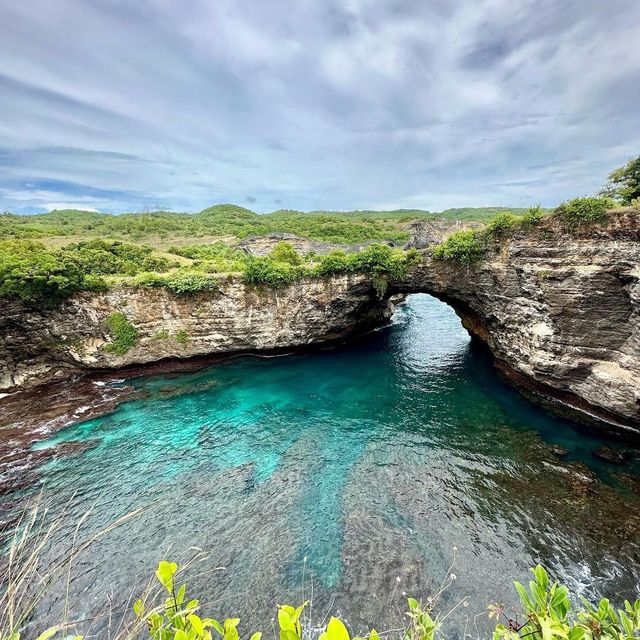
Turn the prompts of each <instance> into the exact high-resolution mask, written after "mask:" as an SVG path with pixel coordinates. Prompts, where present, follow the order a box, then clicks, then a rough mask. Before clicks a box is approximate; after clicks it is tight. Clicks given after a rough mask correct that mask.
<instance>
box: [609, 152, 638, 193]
mask: <svg viewBox="0 0 640 640" xmlns="http://www.w3.org/2000/svg"><path fill="white" fill-rule="evenodd" d="M600 195H602V196H605V197H608V198H613V199H614V200H615V201H617V202H619V203H620V204H623V205H626V204H640V156H638V157H637V158H634V159H633V160H629V162H627V164H625V165H624V166H622V167H618V168H617V169H614V170H613V171H612V172H611V173H610V174H609V179H608V181H607V184H605V186H604V187H603V189H602V191H601V192H600Z"/></svg>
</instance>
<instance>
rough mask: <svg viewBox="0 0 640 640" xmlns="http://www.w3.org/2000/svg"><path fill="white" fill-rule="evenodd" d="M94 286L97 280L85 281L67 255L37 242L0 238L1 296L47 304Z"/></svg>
mask: <svg viewBox="0 0 640 640" xmlns="http://www.w3.org/2000/svg"><path fill="white" fill-rule="evenodd" d="M89 284H90V285H91V286H90V287H88V286H87V285H89ZM95 286H97V282H96V281H92V282H91V283H85V275H84V274H83V273H82V271H81V269H80V268H79V267H78V265H76V264H75V263H74V262H73V261H72V260H70V259H69V258H68V257H67V256H65V255H64V254H62V253H60V252H54V251H50V250H49V249H47V247H45V246H44V245H43V244H42V243H40V242H33V241H31V240H5V241H3V242H0V296H6V297H12V298H19V299H21V300H24V301H25V302H30V303H39V304H44V305H50V304H54V303H56V302H58V301H60V300H62V299H63V298H66V297H67V296H70V295H71V294H73V293H76V292H77V291H82V290H83V289H85V288H93V287H95Z"/></svg>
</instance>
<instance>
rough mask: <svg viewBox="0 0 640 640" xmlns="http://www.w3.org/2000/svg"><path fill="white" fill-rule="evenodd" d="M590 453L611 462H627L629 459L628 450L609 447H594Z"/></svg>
mask: <svg viewBox="0 0 640 640" xmlns="http://www.w3.org/2000/svg"><path fill="white" fill-rule="evenodd" d="M591 453H592V454H593V456H594V457H595V458H598V460H604V461H605V462H609V463H611V464H627V462H629V460H630V459H631V456H630V454H629V452H628V451H624V450H622V449H612V448H611V447H600V448H599V449H594V450H593V451H592V452H591Z"/></svg>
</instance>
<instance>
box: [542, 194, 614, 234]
mask: <svg viewBox="0 0 640 640" xmlns="http://www.w3.org/2000/svg"><path fill="white" fill-rule="evenodd" d="M612 204H613V203H612V202H611V200H610V199H609V198H603V197H598V196H590V197H584V198H573V200H568V201H567V202H563V203H562V204H561V205H559V206H558V207H556V208H555V209H554V211H553V215H554V217H556V218H558V219H559V220H560V221H561V222H562V224H563V225H564V226H565V227H566V228H568V229H575V228H577V227H579V226H581V225H585V224H599V223H601V222H604V221H606V219H607V209H610V208H611V206H612Z"/></svg>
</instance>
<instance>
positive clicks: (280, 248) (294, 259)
mask: <svg viewBox="0 0 640 640" xmlns="http://www.w3.org/2000/svg"><path fill="white" fill-rule="evenodd" d="M269 257H270V258H271V259H272V260H275V261H276V262H286V263H287V264H291V265H293V266H297V265H300V264H302V256H301V255H300V254H299V253H298V252H297V251H296V250H295V248H294V246H293V245H292V244H291V243H290V242H287V241H286V240H281V241H280V242H278V243H277V244H276V245H275V247H273V249H271V252H270V253H269Z"/></svg>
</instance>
